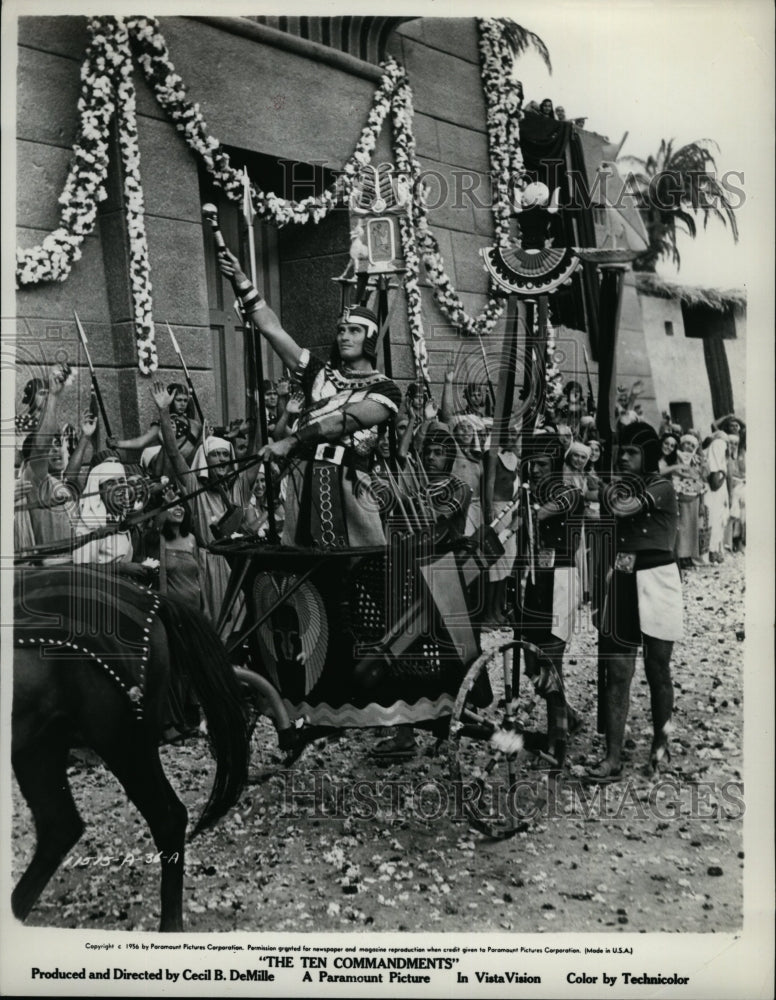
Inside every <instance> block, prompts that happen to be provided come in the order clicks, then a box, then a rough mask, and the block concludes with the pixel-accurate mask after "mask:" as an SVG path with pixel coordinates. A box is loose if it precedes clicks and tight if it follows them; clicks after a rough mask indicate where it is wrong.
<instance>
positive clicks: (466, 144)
mask: <svg viewBox="0 0 776 1000" xmlns="http://www.w3.org/2000/svg"><path fill="white" fill-rule="evenodd" d="M436 125H437V133H438V135H439V156H438V157H437V158H438V159H440V160H443V161H444V162H445V163H454V164H456V165H457V166H461V167H471V168H472V169H473V170H476V171H479V172H480V173H487V172H488V171H489V170H490V156H489V153H488V137H487V135H486V134H485V132H484V131H482V130H481V129H471V128H463V127H462V126H461V125H453V124H451V123H450V122H444V121H439V122H437V123H436ZM482 127H484V120H483V122H482Z"/></svg>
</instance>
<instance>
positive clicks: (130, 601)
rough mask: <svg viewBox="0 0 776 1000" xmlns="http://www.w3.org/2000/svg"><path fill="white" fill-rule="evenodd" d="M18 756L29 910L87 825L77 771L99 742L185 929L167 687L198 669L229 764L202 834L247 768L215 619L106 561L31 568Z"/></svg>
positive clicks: (16, 691) (215, 740)
mask: <svg viewBox="0 0 776 1000" xmlns="http://www.w3.org/2000/svg"><path fill="white" fill-rule="evenodd" d="M14 639H15V650H14V654H15V655H14V688H13V717H12V761H13V768H14V772H15V774H16V779H17V781H18V783H19V788H20V789H21V791H22V794H23V795H24V798H25V799H26V801H27V804H28V805H29V807H30V810H31V812H32V815H33V818H34V820H35V831H36V837H37V841H36V847H35V853H34V855H33V858H32V861H31V862H30V863H29V865H28V866H27V869H26V870H25V872H24V874H23V875H22V877H21V878H20V879H19V882H18V884H17V885H16V888H15V889H14V891H13V895H12V898H11V904H12V908H13V912H14V914H15V916H16V917H18V918H19V919H21V920H24V919H25V918H26V917H27V915H28V914H29V912H30V910H31V909H32V907H33V906H34V905H35V903H36V901H37V899H38V897H39V896H40V894H41V893H42V892H43V889H44V888H45V887H46V884H47V883H48V881H49V879H50V878H51V876H52V875H53V874H54V872H55V871H56V870H57V868H58V867H59V865H60V864H61V862H62V861H63V860H64V858H65V857H66V856H67V854H68V852H69V851H70V850H71V849H72V847H73V846H74V845H75V843H76V842H77V841H78V838H79V837H80V836H81V834H82V832H83V829H84V824H83V821H82V820H81V817H80V816H79V815H78V811H77V809H76V806H75V803H74V801H73V797H72V795H71V792H70V787H69V785H68V779H67V765H68V755H69V751H70V749H71V748H72V747H89V748H91V749H93V750H94V751H95V752H96V753H97V754H99V756H100V757H101V758H102V759H103V761H104V762H105V764H106V765H107V767H108V768H110V770H111V771H112V772H113V773H114V774H115V775H116V777H117V778H118V779H119V781H120V782H121V784H122V785H123V786H124V789H125V791H126V793H127V795H128V796H129V799H130V800H131V801H132V802H133V803H134V805H135V806H136V807H137V809H138V810H139V811H140V813H141V814H142V815H143V817H144V818H145V820H146V822H147V823H148V826H149V828H150V830H151V834H152V836H153V838H154V842H155V844H156V848H157V850H158V851H159V852H160V862H161V865H160V867H161V898H162V912H161V924H160V929H161V930H163V931H179V930H181V929H182V918H183V914H182V909H183V898H182V897H183V868H184V841H185V834H186V822H187V813H186V808H185V806H184V805H183V804H182V803H181V801H180V799H179V798H178V796H177V795H176V794H175V792H174V791H173V788H172V786H171V785H170V783H169V781H168V780H167V778H166V776H165V774H164V771H163V770H162V765H161V761H160V759H159V750H158V747H159V738H160V734H161V732H162V730H163V728H164V726H165V723H166V721H167V720H168V708H167V705H168V696H169V695H170V693H171V685H172V690H173V691H174V690H175V686H176V684H179V683H180V680H181V679H185V678H188V681H189V682H190V684H191V688H192V689H193V691H194V693H195V695H196V697H197V700H198V701H199V704H200V707H201V709H202V711H203V713H204V716H205V719H206V721H207V728H208V737H209V740H210V743H211V748H212V752H213V756H214V758H215V762H216V772H215V778H214V782H213V787H212V789H211V792H210V797H209V799H208V801H207V803H206V805H205V808H204V810H203V812H202V815H201V817H200V819H199V821H198V823H197V825H196V826H195V828H194V831H193V834H192V836H193V835H194V834H196V833H198V832H199V831H201V830H204V829H205V828H206V827H209V826H212V825H213V824H214V823H215V822H216V821H217V820H218V819H219V818H220V817H221V816H223V815H224V814H225V813H226V812H227V811H228V810H229V809H230V808H231V807H232V806H233V805H234V804H235V802H236V801H237V799H238V797H239V795H240V792H241V790H242V788H243V786H244V783H245V779H246V775H247V766H248V753H249V750H248V740H247V732H246V724H245V720H244V716H243V712H242V708H241V704H240V693H239V688H238V686H237V682H236V681H235V678H234V673H233V671H232V669H231V667H230V665H229V662H228V660H227V658H226V654H225V651H224V648H223V646H222V645H221V643H220V642H219V640H218V638H217V636H216V634H215V632H214V631H213V630H212V629H211V628H210V626H209V625H208V623H207V622H206V621H205V619H204V618H202V617H201V615H199V614H198V613H197V612H196V611H193V610H191V609H189V608H187V607H186V606H184V605H182V604H180V603H179V602H176V601H173V600H169V599H164V598H160V597H159V596H158V595H157V594H154V593H152V592H151V591H149V590H147V589H145V588H143V587H140V586H138V585H136V584H135V583H133V582H131V581H130V580H127V579H125V578H122V577H121V576H120V575H118V574H116V573H115V571H106V570H105V569H101V568H100V567H93V568H75V567H73V566H63V567H56V568H51V569H32V568H25V569H22V570H18V571H17V574H16V587H15V594H14Z"/></svg>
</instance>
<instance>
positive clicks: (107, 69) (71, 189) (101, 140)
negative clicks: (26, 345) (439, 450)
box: [17, 16, 524, 380]
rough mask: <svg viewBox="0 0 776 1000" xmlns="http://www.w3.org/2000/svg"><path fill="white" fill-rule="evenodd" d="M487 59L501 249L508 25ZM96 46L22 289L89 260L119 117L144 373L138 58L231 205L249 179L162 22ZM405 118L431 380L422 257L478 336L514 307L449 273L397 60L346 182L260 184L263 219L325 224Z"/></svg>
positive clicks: (495, 30) (421, 344)
mask: <svg viewBox="0 0 776 1000" xmlns="http://www.w3.org/2000/svg"><path fill="white" fill-rule="evenodd" d="M478 23H479V26H480V51H481V55H482V79H483V86H484V89H485V94H486V100H487V104H488V140H489V148H490V157H491V168H492V176H493V187H494V192H493V193H494V197H493V215H494V224H495V228H496V236H497V239H498V240H499V242H500V243H502V244H503V243H504V242H505V241H507V240H508V238H509V217H510V213H511V206H510V185H511V184H514V183H517V184H523V183H524V168H523V164H522V156H521V154H520V147H519V131H518V121H519V117H520V114H521V111H520V103H521V95H518V93H517V90H516V87H515V84H514V82H513V81H512V80H511V77H510V70H511V63H512V57H511V53H510V50H509V48H508V46H507V45H506V43H505V42H504V39H503V35H502V29H501V26H500V21H499V20H498V19H493V18H482V19H479V21H478ZM89 29H90V34H91V39H90V42H89V46H88V48H87V52H86V57H85V60H84V64H83V67H82V70H81V78H82V90H81V95H80V97H79V102H78V109H79V113H80V127H79V132H78V136H77V139H76V143H75V145H74V147H73V153H74V163H73V166H72V168H71V170H70V173H69V175H68V179H67V182H66V184H65V188H64V190H63V192H62V195H61V196H60V199H59V200H60V202H61V203H62V204H63V205H64V209H63V211H62V214H61V219H60V226H59V228H58V229H56V230H55V231H54V232H53V233H50V234H49V235H48V236H47V237H46V238H45V239H44V240H43V242H42V244H40V245H39V246H37V247H33V248H31V249H29V250H19V251H17V282H18V284H19V285H34V284H37V283H38V282H41V281H52V280H56V281H63V280H64V279H65V278H66V277H67V275H68V274H69V273H70V269H71V267H72V265H73V263H74V261H76V260H78V259H79V258H80V256H81V243H82V242H83V239H84V237H85V236H86V235H88V234H89V233H90V232H91V231H92V230H93V228H94V223H95V220H96V215H97V205H98V204H99V202H101V201H103V200H104V199H105V198H106V197H107V193H106V190H105V187H104V182H105V179H106V176H107V165H108V144H107V136H108V134H109V133H108V129H109V124H110V121H111V118H112V115H113V112H114V110H115V109H116V106H117V102H116V94H118V108H119V139H120V147H121V154H122V161H123V164H124V171H125V179H124V192H125V197H126V202H127V205H126V210H127V225H128V231H129V239H130V278H131V286H132V298H133V306H134V314H135V326H136V330H137V338H138V359H139V360H138V363H139V366H140V370H141V371H142V372H143V373H144V374H150V373H151V372H152V371H154V370H155V369H156V367H157V357H156V349H155V343H154V326H153V318H152V302H151V284H150V266H149V262H148V248H147V241H146V234H145V224H144V208H143V194H142V185H141V181H140V172H139V171H140V157H139V150H138V145H137V122H136V109H135V103H136V102H135V91H134V85H133V82H132V61H131V57H132V52H133V50H134V54H135V56H136V59H137V62H138V65H139V66H140V67H141V69H142V71H143V74H144V76H145V78H146V80H147V81H148V83H149V85H150V86H151V88H152V90H153V92H154V95H155V97H156V100H157V101H158V103H159V104H160V106H161V107H163V108H164V110H165V111H166V112H167V114H168V115H169V117H170V119H171V120H172V121H173V123H174V124H175V127H176V128H177V129H178V130H179V131H180V132H182V134H183V137H184V139H185V141H186V143H187V144H188V145H189V147H190V148H191V149H192V150H193V151H194V152H195V153H197V155H199V156H200V157H201V158H202V161H203V163H204V164H205V166H206V168H207V169H208V171H209V173H210V174H211V175H212V177H213V179H214V181H215V182H216V183H217V184H218V185H219V186H220V187H221V188H222V190H223V191H224V192H225V193H226V195H227V197H229V198H230V199H232V200H233V201H235V202H240V201H241V199H242V179H241V174H240V173H239V172H238V171H236V170H235V169H234V168H233V167H232V166H231V164H230V162H229V156H228V154H227V153H226V152H225V151H224V149H223V148H222V146H221V144H220V143H219V141H218V140H217V139H216V138H214V137H213V136H212V135H210V133H209V131H208V129H207V125H206V123H205V120H204V117H203V115H202V113H201V110H200V108H199V105H197V104H193V103H192V102H191V101H190V100H189V98H188V95H187V92H186V87H185V85H184V83H183V81H182V79H181V78H180V77H179V76H178V75H177V73H176V72H175V67H174V65H173V64H172V61H171V59H170V56H169V52H168V49H167V44H166V42H165V40H164V37H163V35H162V33H161V31H160V30H159V24H158V22H157V21H156V19H155V18H150V17H139V16H138V17H126V18H120V17H109V16H106V17H99V18H92V19H91V21H90V23H89ZM391 112H392V113H393V127H394V155H395V159H396V165H397V168H398V170H399V173H400V174H402V173H403V174H404V175H405V176H406V177H408V178H409V179H410V181H411V185H412V190H413V193H414V197H413V200H412V206H411V214H410V216H409V218H408V221H407V223H406V224H403V225H402V227H401V233H402V245H403V252H404V256H405V260H406V262H407V275H406V281H405V284H406V288H407V302H408V311H409V321H410V328H411V331H412V336H413V345H414V347H415V360H416V368H417V371H418V374H419V377H423V378H424V379H425V380H427V379H428V358H427V354H426V349H425V340H424V336H423V327H422V309H421V293H420V287H419V259H420V257H422V259H423V261H424V264H425V267H426V271H427V275H428V278H429V280H430V283H431V285H432V287H433V293H434V298H435V300H436V301H437V303H438V304H439V306H440V308H441V310H442V312H443V313H444V314H445V316H447V318H448V319H449V320H450V322H451V323H452V324H453V325H454V326H456V327H458V328H459V329H461V330H462V331H463V332H465V333H467V334H473V335H478V336H482V335H483V334H486V333H488V332H490V330H492V329H493V327H494V325H495V324H496V322H497V321H498V319H499V318H500V316H501V315H502V314H503V311H504V305H505V303H504V299H503V298H501V297H496V296H493V295H491V297H490V298H489V299H488V302H487V304H486V305H485V308H484V309H483V310H482V312H481V313H480V314H479V315H478V316H476V317H472V316H469V315H468V314H467V313H466V311H465V309H464V308H463V303H462V302H461V299H460V297H459V296H458V294H457V292H456V291H455V288H454V287H453V284H452V282H451V280H450V278H449V276H448V275H447V273H446V271H445V268H444V261H443V258H442V254H441V253H440V250H439V243H438V241H437V239H436V237H435V236H434V234H433V233H432V231H431V229H430V227H429V223H428V211H427V209H426V206H425V204H424V202H423V198H422V192H421V178H422V168H421V165H420V163H419V162H418V159H417V156H416V154H415V139H414V134H413V107H412V91H411V88H410V85H409V80H408V79H407V75H406V72H405V71H404V69H403V68H402V67H401V66H399V64H398V63H397V62H396V61H395V60H394V59H392V58H390V59H388V60H387V61H386V62H385V63H384V64H383V77H382V79H381V81H380V85H379V86H378V88H377V90H376V91H375V95H374V99H373V102H372V108H371V110H370V112H369V115H368V117H367V121H366V124H365V125H364V128H363V129H362V132H361V135H360V137H359V140H358V142H357V144H356V147H355V149H354V151H353V153H352V155H351V156H350V157H349V159H348V161H347V162H346V163H345V166H344V168H343V170H342V172H341V174H340V175H339V176H338V178H337V181H336V182H335V184H334V185H333V186H332V187H331V188H329V189H327V190H325V191H324V192H323V193H322V194H320V195H317V196H314V197H310V198H305V199H303V200H302V201H290V200H286V199H284V198H279V197H278V196H277V195H275V194H273V193H272V192H265V191H263V190H262V189H261V188H259V187H258V186H257V185H255V184H251V198H252V201H253V205H254V209H255V211H256V214H257V215H258V216H259V217H260V218H262V219H263V220H264V221H266V222H270V223H272V224H274V225H276V226H285V225H288V224H289V223H305V222H316V223H317V222H320V221H321V220H322V219H324V218H325V217H326V216H327V215H328V214H329V212H331V211H332V209H333V208H335V207H336V206H337V205H338V204H340V203H341V202H342V200H343V199H345V198H346V197H347V196H348V195H349V194H350V192H351V190H352V188H353V182H354V180H355V179H356V177H357V176H358V171H359V170H360V168H361V167H362V166H365V165H367V164H368V163H370V161H371V159H372V154H373V152H374V150H375V147H376V144H377V138H378V136H379V133H380V130H381V129H382V126H383V123H384V121H385V119H386V117H387V116H388V114H389V113H391Z"/></svg>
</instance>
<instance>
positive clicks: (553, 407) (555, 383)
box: [534, 305, 563, 424]
mask: <svg viewBox="0 0 776 1000" xmlns="http://www.w3.org/2000/svg"><path fill="white" fill-rule="evenodd" d="M538 312H539V310H538V309H534V324H535V335H536V336H538V333H539V329H538V322H539V321H538ZM546 334H547V341H546V343H545V346H544V359H545V360H544V392H543V394H542V395H543V401H544V416H545V419H546V421H547V422H548V423H550V424H556V423H557V421H558V419H559V412H560V404H561V402H562V401H563V373H562V372H561V370H560V368H559V367H558V365H557V360H558V359H557V357H556V353H555V329H554V327H553V325H552V317H551V316H550V307H549V305H548V306H547V326H546Z"/></svg>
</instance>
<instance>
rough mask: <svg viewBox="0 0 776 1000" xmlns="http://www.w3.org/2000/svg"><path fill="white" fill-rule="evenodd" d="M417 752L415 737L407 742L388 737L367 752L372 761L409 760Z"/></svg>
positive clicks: (395, 737) (399, 738)
mask: <svg viewBox="0 0 776 1000" xmlns="http://www.w3.org/2000/svg"><path fill="white" fill-rule="evenodd" d="M417 752H418V746H417V743H416V742H415V736H414V735H412V737H411V740H409V741H408V740H407V739H406V738H403V737H401V736H390V737H389V738H388V739H386V740H380V742H379V743H377V744H375V746H373V747H372V749H371V750H370V752H369V756H370V757H371V758H373V759H374V760H411V759H412V758H413V757H414V756H415V755H416V754H417Z"/></svg>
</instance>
